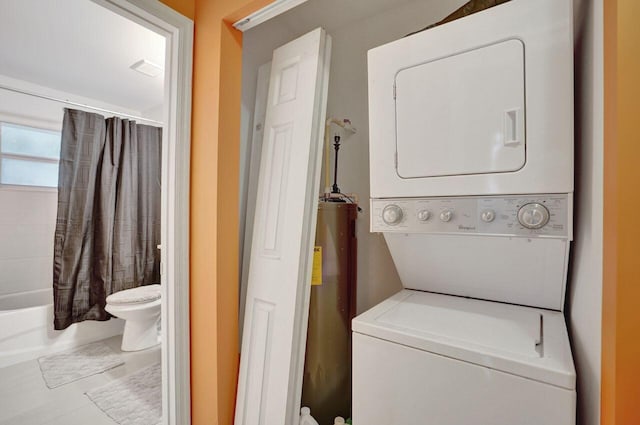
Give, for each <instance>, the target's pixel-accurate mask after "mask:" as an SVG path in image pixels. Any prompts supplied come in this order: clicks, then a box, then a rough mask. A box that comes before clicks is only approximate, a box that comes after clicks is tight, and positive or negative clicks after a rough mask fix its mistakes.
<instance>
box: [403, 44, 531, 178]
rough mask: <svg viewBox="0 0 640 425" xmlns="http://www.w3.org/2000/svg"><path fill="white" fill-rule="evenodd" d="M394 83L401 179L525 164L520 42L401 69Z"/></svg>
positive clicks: (506, 168) (505, 169)
mask: <svg viewBox="0 0 640 425" xmlns="http://www.w3.org/2000/svg"><path fill="white" fill-rule="evenodd" d="M395 84H396V94H395V96H396V132H397V133H396V135H397V172H398V175H399V176H400V177H403V178H420V177H436V176H447V175H458V174H482V173H497V172H508V171H515V170H518V169H519V168H521V167H522V166H523V165H524V162H525V128H524V121H525V104H524V102H525V88H524V45H523V44H522V42H521V41H519V40H508V41H505V42H502V43H498V44H494V45H491V46H488V47H481V48H478V49H475V50H471V51H468V52H464V53H460V54H456V55H454V56H449V57H446V58H443V59H438V60H435V61H431V62H428V63H424V64H420V65H417V66H413V67H410V68H406V69H403V70H401V71H399V72H398V73H397V75H396V80H395Z"/></svg>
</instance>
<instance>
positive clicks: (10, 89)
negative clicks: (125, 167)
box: [0, 84, 164, 125]
mask: <svg viewBox="0 0 640 425" xmlns="http://www.w3.org/2000/svg"><path fill="white" fill-rule="evenodd" d="M0 89H3V90H8V91H12V92H14V93H20V94H26V95H27V96H33V97H38V98H40V99H45V100H51V101H53V102H59V103H64V104H67V105H71V106H78V107H80V108H87V109H93V110H94V111H100V112H104V113H107V114H113V115H117V116H119V117H124V118H132V119H134V120H138V121H146V122H150V123H154V124H159V125H164V123H163V122H162V121H156V120H152V119H149V118H144V117H138V116H136V115H130V114H125V113H123V112H118V111H111V110H109V109H104V108H98V107H97V106H91V105H87V104H85V103H78V102H72V101H70V100H67V99H58V98H57V97H52V96H46V95H43V94H38V93H34V92H30V91H26V90H19V89H14V88H13V87H7V86H4V85H1V84H0Z"/></svg>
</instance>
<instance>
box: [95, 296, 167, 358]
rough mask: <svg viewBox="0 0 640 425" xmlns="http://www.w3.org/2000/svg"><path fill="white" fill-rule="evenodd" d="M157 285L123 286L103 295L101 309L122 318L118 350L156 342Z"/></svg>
mask: <svg viewBox="0 0 640 425" xmlns="http://www.w3.org/2000/svg"><path fill="white" fill-rule="evenodd" d="M160 305H161V299H160V285H145V286H140V287H137V288H132V289H126V290H124V291H119V292H116V293H114V294H111V295H109V296H108V297H107V305H106V307H105V310H107V311H108V312H109V313H111V314H113V315H114V316H116V317H119V318H121V319H124V320H125V325H124V334H123V335H122V347H121V348H122V351H139V350H144V349H146V348H150V347H153V346H154V345H157V344H158V343H160V339H159V333H158V322H159V320H160Z"/></svg>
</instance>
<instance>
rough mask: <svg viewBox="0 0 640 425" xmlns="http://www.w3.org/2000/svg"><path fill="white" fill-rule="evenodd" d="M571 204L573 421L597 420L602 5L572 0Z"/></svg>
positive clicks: (588, 423) (594, 423) (587, 424)
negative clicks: (575, 412) (575, 410)
mask: <svg viewBox="0 0 640 425" xmlns="http://www.w3.org/2000/svg"><path fill="white" fill-rule="evenodd" d="M574 16H575V21H574V33H575V101H576V108H575V123H576V130H575V155H576V156H575V170H576V171H575V206H574V219H575V222H574V243H573V249H572V253H571V268H570V274H569V282H568V284H569V286H568V302H567V317H568V324H569V330H570V336H571V345H572V349H573V357H574V361H575V364H576V369H577V376H578V424H579V425H598V424H599V423H600V388H601V348H602V344H601V332H602V277H603V276H602V265H603V264H602V241H603V239H602V238H603V148H604V139H603V137H604V136H603V5H602V2H601V1H595V0H574Z"/></svg>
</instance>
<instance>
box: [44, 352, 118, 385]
mask: <svg viewBox="0 0 640 425" xmlns="http://www.w3.org/2000/svg"><path fill="white" fill-rule="evenodd" d="M38 363H39V364H40V371H41V372H42V377H43V378H44V381H45V383H46V384H47V387H49V388H56V387H59V386H61V385H65V384H68V383H70V382H73V381H77V380H78V379H82V378H86V377H88V376H91V375H95V374H98V373H101V372H104V371H106V370H109V369H113V368H114V367H116V366H120V365H122V364H124V362H123V361H122V357H121V355H120V354H117V353H115V352H114V351H113V350H112V349H111V348H109V346H108V345H107V344H105V343H103V342H94V343H92V344H87V345H83V346H81V347H77V348H73V349H71V350H67V351H63V352H61V353H56V354H52V355H50V356H45V357H40V358H39V359H38Z"/></svg>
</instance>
